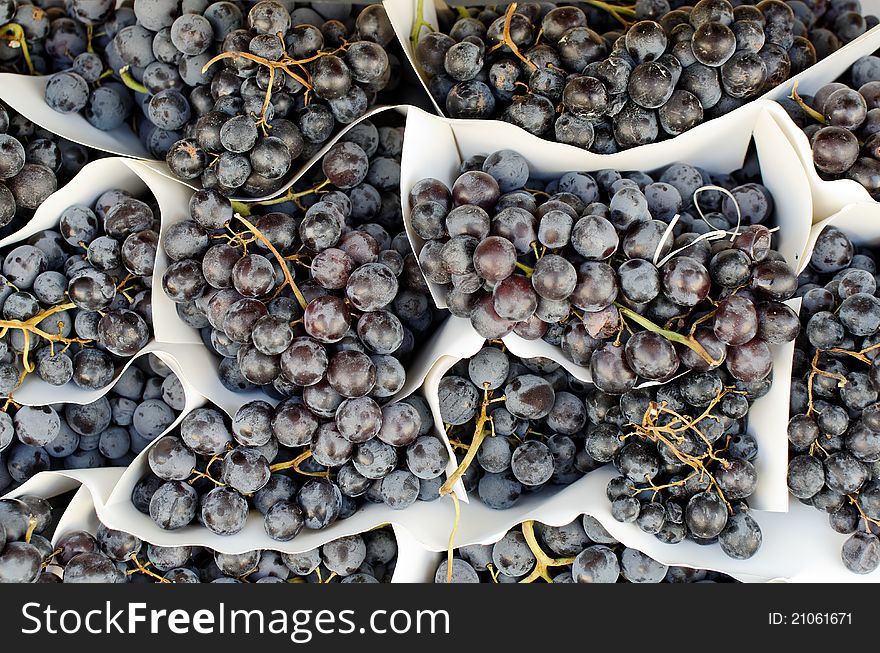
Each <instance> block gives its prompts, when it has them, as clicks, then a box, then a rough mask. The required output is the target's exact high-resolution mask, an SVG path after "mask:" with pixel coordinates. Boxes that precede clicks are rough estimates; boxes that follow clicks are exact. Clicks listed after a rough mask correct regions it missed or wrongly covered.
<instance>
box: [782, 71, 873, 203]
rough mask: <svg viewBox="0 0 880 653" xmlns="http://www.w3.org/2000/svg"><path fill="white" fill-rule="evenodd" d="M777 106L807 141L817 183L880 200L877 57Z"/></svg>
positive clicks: (795, 93) (794, 95) (794, 94)
mask: <svg viewBox="0 0 880 653" xmlns="http://www.w3.org/2000/svg"><path fill="white" fill-rule="evenodd" d="M781 104H782V105H783V107H785V109H786V111H788V114H789V115H790V116H791V117H792V119H793V120H794V121H795V123H796V124H797V125H798V126H799V127H801V128H802V129H803V130H804V133H805V134H806V135H807V137H808V138H809V140H810V147H811V150H812V154H813V165H815V167H816V171H817V172H818V173H819V176H820V177H822V178H823V179H827V180H832V179H852V180H853V181H856V182H858V183H859V184H861V185H862V186H864V187H865V189H866V190H867V191H868V193H869V194H870V195H871V197H873V198H874V199H875V200H876V199H880V57H878V56H876V55H869V56H866V57H861V58H860V59H858V60H856V62H855V63H854V64H853V65H852V67H851V68H850V69H849V70H848V71H847V72H846V73H845V74H844V75H843V77H841V78H840V80H838V81H836V82H831V83H830V84H826V85H824V86H822V87H821V88H820V89H819V90H818V91H816V94H815V95H813V96H810V95H803V96H800V95H798V94H797V89H795V92H793V93H792V97H791V98H786V99H785V100H782V101H781Z"/></svg>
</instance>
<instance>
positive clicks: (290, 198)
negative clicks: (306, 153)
mask: <svg viewBox="0 0 880 653" xmlns="http://www.w3.org/2000/svg"><path fill="white" fill-rule="evenodd" d="M329 183H330V180H329V179H325V180H324V181H322V182H321V183H320V184H318V185H317V186H312V187H311V188H306V189H305V190H301V191H297V192H294V190H293V188H292V187H291V188H289V189H288V191H287V192H286V193H285V194H284V195H279V196H278V197H274V198H272V199H270V200H260V201H259V202H250V203H248V204H245V203H243V202H233V203H232V206H233V208H235V207H236V206H240V207H242V208H244V210H245V211H247V213H241V215H244V216H248V215H250V214H251V209H250V207H252V206H273V205H275V204H284V202H296V200H298V199H299V198H300V197H305V196H306V195H311V194H312V193H317V192H320V191H321V189H322V188H324V187H325V186H327V185H328V184H329Z"/></svg>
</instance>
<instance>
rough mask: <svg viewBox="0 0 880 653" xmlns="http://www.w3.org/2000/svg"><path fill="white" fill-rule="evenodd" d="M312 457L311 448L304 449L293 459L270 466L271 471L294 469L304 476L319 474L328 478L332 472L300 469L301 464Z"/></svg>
mask: <svg viewBox="0 0 880 653" xmlns="http://www.w3.org/2000/svg"><path fill="white" fill-rule="evenodd" d="M311 457H312V452H311V450H309V449H306V450H305V451H303V452H302V453H301V454H300V455H298V456H297V457H296V458H294V459H293V460H288V461H286V462H283V463H275V464H274V465H270V466H269V471H270V472H273V473H274V472H280V471H282V470H284V469H292V470H293V471H295V472H296V473H297V474H302V475H303V476H319V477H321V478H328V477H329V476H330V472H306V471H303V470H302V469H300V467H299V466H300V465H301V464H302V463H304V462H305V461H306V460H308V459H309V458H311Z"/></svg>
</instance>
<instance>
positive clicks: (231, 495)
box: [201, 487, 248, 535]
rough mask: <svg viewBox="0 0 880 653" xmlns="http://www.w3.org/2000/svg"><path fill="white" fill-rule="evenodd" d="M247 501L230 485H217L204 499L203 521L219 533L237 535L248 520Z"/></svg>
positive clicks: (208, 527) (213, 531)
mask: <svg viewBox="0 0 880 653" xmlns="http://www.w3.org/2000/svg"><path fill="white" fill-rule="evenodd" d="M247 514H248V506H247V501H245V499H244V497H242V496H241V495H240V494H239V493H238V492H236V491H235V490H234V489H232V488H228V487H215V488H214V489H213V490H211V491H210V492H208V494H206V495H205V496H204V498H203V499H202V505H201V521H202V523H203V524H204V525H205V527H206V528H207V529H208V530H210V531H211V532H212V533H216V534H217V535H235V534H236V533H238V532H240V531H241V530H242V529H243V528H244V526H245V522H246V521H247Z"/></svg>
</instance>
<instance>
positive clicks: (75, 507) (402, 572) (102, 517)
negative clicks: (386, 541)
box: [2, 467, 435, 583]
mask: <svg viewBox="0 0 880 653" xmlns="http://www.w3.org/2000/svg"><path fill="white" fill-rule="evenodd" d="M124 472H125V468H123V467H108V468H105V469H88V470H76V471H70V472H42V473H41V474H37V475H36V476H34V477H33V478H32V479H30V480H29V481H28V482H27V483H25V484H23V485H21V486H20V487H18V488H16V489H15V490H14V491H13V492H10V493H8V494H6V495H4V496H3V497H2V498H4V499H5V498H15V497H20V496H23V495H26V494H31V495H34V496H38V497H42V498H44V499H51V498H52V497H55V496H58V495H59V494H63V493H65V492H69V491H71V490H73V489H75V488H77V487H79V489H78V490H77V491H76V494H74V495H73V498H72V499H71V500H70V503H69V504H68V506H67V507H66V508H65V510H64V513H63V514H62V515H61V517H60V519H59V520H58V523H57V525H56V527H55V531H54V533H53V534H52V544H53V545H54V544H55V543H56V542H58V540H59V539H60V538H61V537H63V536H64V535H66V534H67V533H71V532H73V531H86V532H89V533H92V534H94V533H95V532H96V531H97V528H98V525H99V524H101V523H103V524H104V525H105V526H107V527H108V528H116V527H114V526H112V525H111V524H109V523H108V522H107V521H106V519H107V515H108V508H107V506H106V503H107V501H108V499H109V498H110V496H111V494H112V492H113V488H114V487H115V486H116V484H117V483H118V482H119V480H120V479H121V477H122V475H123V474H124ZM379 525H381V524H375V525H373V526H370V527H369V528H367V529H365V530H370V529H371V528H373V527H375V526H379ZM117 530H119V529H117ZM392 530H393V531H394V537H395V538H396V539H397V565H396V567H395V569H394V574H393V575H392V577H391V582H392V583H423V582H428V581H429V580H430V578H433V573H434V572H433V570H432V569H431V566H432V561H433V558H434V557H435V554H434V553H433V552H432V551H429V550H427V549H425V547H424V546H422V545H421V544H419V542H418V541H417V540H416V539H415V538H413V537H412V535H410V533H409V531H407V530H406V529H404V528H402V527H400V526H395V525H393V524H392ZM126 532H131V533H132V534H133V535H136V536H137V537H140V538H141V539H142V540H144V541H146V542H149V543H151V544H157V542H154V541H153V540H150V539H146V538H144V537H142V536H141V535H140V534H138V533H136V532H133V531H126ZM347 534H353V532H349V533H347ZM328 541H329V540H328ZM275 544H278V543H277V542H276V543H275ZM266 548H269V549H272V550H278V547H277V546H270V547H266ZM55 569H56V571H58V572H59V574H60V573H61V569H60V568H55Z"/></svg>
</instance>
